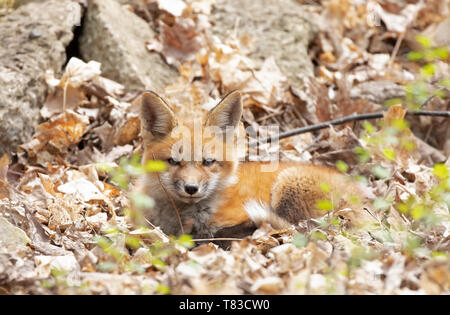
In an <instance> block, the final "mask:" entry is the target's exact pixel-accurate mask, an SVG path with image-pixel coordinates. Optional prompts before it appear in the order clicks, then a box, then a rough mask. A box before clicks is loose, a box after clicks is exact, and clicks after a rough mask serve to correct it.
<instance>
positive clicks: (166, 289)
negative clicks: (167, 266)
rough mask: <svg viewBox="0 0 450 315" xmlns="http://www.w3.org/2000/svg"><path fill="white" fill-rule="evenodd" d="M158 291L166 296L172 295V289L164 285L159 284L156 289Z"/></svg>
mask: <svg viewBox="0 0 450 315" xmlns="http://www.w3.org/2000/svg"><path fill="white" fill-rule="evenodd" d="M156 291H157V292H158V293H161V294H164V295H167V294H170V288H169V287H168V286H166V285H162V284H158V286H157V287H156Z"/></svg>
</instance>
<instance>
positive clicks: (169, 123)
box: [140, 91, 177, 141]
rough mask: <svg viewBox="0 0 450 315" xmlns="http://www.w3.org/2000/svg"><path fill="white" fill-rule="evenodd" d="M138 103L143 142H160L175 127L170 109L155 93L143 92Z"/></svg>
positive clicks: (173, 115)
mask: <svg viewBox="0 0 450 315" xmlns="http://www.w3.org/2000/svg"><path fill="white" fill-rule="evenodd" d="M140 103H141V104H140V105H141V117H140V118H141V125H142V131H144V133H143V138H144V140H150V141H153V140H160V139H162V138H164V137H166V136H167V135H168V134H169V133H170V132H171V131H172V129H173V128H174V127H175V126H176V125H177V120H176V118H175V114H174V113H173V111H172V109H171V108H170V106H169V105H167V103H166V102H165V101H164V100H163V99H162V98H161V97H159V96H158V95H157V94H156V93H154V92H150V91H147V92H144V93H143V94H142V95H141V97H140Z"/></svg>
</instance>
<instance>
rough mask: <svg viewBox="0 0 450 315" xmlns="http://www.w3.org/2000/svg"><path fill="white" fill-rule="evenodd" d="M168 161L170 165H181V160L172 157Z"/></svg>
mask: <svg viewBox="0 0 450 315" xmlns="http://www.w3.org/2000/svg"><path fill="white" fill-rule="evenodd" d="M167 162H168V163H169V164H170V165H174V166H175V165H180V162H179V161H175V160H174V159H172V158H169V159H167Z"/></svg>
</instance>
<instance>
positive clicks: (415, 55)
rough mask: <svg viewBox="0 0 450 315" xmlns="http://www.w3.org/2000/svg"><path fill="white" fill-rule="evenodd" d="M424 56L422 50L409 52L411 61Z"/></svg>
mask: <svg viewBox="0 0 450 315" xmlns="http://www.w3.org/2000/svg"><path fill="white" fill-rule="evenodd" d="M423 57H424V55H423V52H421V51H411V52H409V53H408V59H409V60H411V61H419V60H422V59H423Z"/></svg>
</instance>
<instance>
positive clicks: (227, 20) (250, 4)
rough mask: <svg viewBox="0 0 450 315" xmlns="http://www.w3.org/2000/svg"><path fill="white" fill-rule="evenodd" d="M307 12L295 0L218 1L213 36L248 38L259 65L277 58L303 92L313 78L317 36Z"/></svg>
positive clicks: (252, 56)
mask: <svg viewBox="0 0 450 315" xmlns="http://www.w3.org/2000/svg"><path fill="white" fill-rule="evenodd" d="M303 8H304V7H303V6H302V5H300V4H298V2H297V1H295V0H277V1H273V0H257V1H255V0H217V1H216V4H215V5H214V8H213V11H212V13H211V18H210V20H211V21H213V22H214V25H213V27H212V32H213V34H215V35H218V36H219V38H224V37H226V36H228V35H229V34H230V33H232V32H235V31H237V32H238V36H239V35H243V34H248V35H249V36H250V38H251V39H252V40H253V41H254V42H253V47H252V50H251V52H250V54H249V57H250V58H251V59H252V60H253V61H254V62H255V64H256V65H257V66H258V67H259V66H261V65H262V63H263V62H264V60H265V59H266V58H268V57H270V56H273V57H274V58H275V61H276V63H277V65H278V67H279V68H280V69H281V71H282V72H283V73H284V75H286V77H287V78H288V80H289V83H290V84H291V85H292V87H293V88H294V89H295V88H299V89H302V87H303V77H305V76H312V75H313V65H312V63H311V61H310V59H309V57H308V53H307V48H308V44H309V42H310V41H311V40H312V39H313V38H314V37H315V35H316V32H317V31H316V27H315V26H314V25H313V23H311V22H310V20H309V17H308V15H307V14H306V13H305V12H303Z"/></svg>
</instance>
